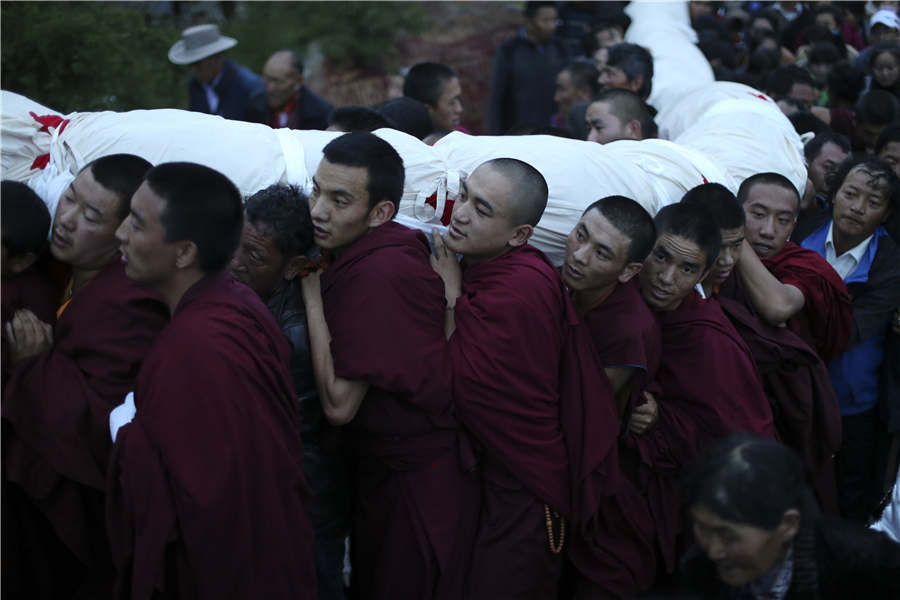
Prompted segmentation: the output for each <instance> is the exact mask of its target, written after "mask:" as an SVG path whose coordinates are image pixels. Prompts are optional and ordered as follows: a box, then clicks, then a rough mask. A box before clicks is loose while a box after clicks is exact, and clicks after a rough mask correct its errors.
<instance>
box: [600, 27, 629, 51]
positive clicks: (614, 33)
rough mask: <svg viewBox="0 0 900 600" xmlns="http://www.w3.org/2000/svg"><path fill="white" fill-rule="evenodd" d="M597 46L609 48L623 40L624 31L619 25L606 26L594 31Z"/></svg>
mask: <svg viewBox="0 0 900 600" xmlns="http://www.w3.org/2000/svg"><path fill="white" fill-rule="evenodd" d="M594 37H595V38H596V39H597V47H598V48H609V47H610V46H613V45H615V44H618V43H619V42H622V41H625V35H624V32H623V31H622V29H621V28H620V27H606V28H605V29H600V30H599V31H597V32H596V33H594Z"/></svg>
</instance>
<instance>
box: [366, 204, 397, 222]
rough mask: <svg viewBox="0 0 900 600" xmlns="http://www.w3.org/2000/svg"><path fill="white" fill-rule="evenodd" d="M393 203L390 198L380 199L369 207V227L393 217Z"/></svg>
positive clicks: (394, 210)
mask: <svg viewBox="0 0 900 600" xmlns="http://www.w3.org/2000/svg"><path fill="white" fill-rule="evenodd" d="M395 212H396V209H395V208H394V203H393V202H391V201H390V200H382V201H381V202H379V203H378V204H376V205H375V206H373V207H372V208H371V209H369V229H372V228H374V227H378V226H380V225H384V224H385V223H387V222H388V221H390V220H391V219H393V218H394V213H395Z"/></svg>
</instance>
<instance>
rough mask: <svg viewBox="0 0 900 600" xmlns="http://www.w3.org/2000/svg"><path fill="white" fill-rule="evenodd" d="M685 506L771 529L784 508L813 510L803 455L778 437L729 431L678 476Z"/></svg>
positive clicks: (809, 514) (807, 515) (807, 513)
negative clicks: (726, 436)
mask: <svg viewBox="0 0 900 600" xmlns="http://www.w3.org/2000/svg"><path fill="white" fill-rule="evenodd" d="M680 487H681V490H682V501H683V502H684V505H685V506H686V507H691V506H703V507H705V508H707V509H709V510H710V511H712V512H713V513H715V514H716V516H718V517H720V518H722V519H724V520H727V521H734V522H736V523H742V524H746V525H752V526H753V527H757V528H760V529H766V530H772V529H775V527H777V526H778V525H779V523H781V520H782V518H783V517H784V513H785V511H787V510H789V509H792V508H794V509H797V510H798V511H800V514H801V520H802V519H812V518H815V516H816V515H817V514H818V511H817V510H816V509H815V506H816V502H815V499H814V496H813V495H812V491H811V490H810V488H809V485H808V483H807V480H806V471H805V469H804V466H803V461H801V460H800V457H799V456H797V454H796V453H795V452H794V451H793V450H791V449H790V448H788V447H787V446H785V445H784V444H781V443H779V442H776V441H774V440H766V439H762V438H758V437H755V436H751V435H749V434H734V435H732V436H730V437H728V438H727V439H725V440H724V441H720V442H718V443H716V444H713V445H712V446H710V447H709V448H708V449H707V450H706V451H705V453H704V454H703V455H702V456H701V457H700V458H699V459H698V460H697V461H696V462H695V463H693V464H692V465H689V466H688V467H687V468H686V469H685V472H684V474H683V475H682V477H681V481H680Z"/></svg>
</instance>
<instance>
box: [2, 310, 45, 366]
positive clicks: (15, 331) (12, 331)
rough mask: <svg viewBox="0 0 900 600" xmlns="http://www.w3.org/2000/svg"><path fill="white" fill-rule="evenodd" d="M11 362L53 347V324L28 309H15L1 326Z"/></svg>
mask: <svg viewBox="0 0 900 600" xmlns="http://www.w3.org/2000/svg"><path fill="white" fill-rule="evenodd" d="M3 335H4V336H5V337H6V341H7V343H8V344H9V355H10V359H11V361H12V362H17V361H20V360H23V359H26V358H30V357H32V356H36V355H38V354H40V353H42V352H46V351H47V350H49V349H50V348H52V347H53V326H52V325H49V324H47V323H44V322H43V321H41V320H40V319H39V318H37V316H36V315H35V314H34V313H33V312H31V311H30V310H28V309H24V308H23V309H21V310H17V311H16V312H15V314H13V318H12V319H10V321H9V323H7V324H6V326H5V327H4V328H3Z"/></svg>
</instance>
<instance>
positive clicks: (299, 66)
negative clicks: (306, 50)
mask: <svg viewBox="0 0 900 600" xmlns="http://www.w3.org/2000/svg"><path fill="white" fill-rule="evenodd" d="M263 81H264V82H265V84H266V99H267V102H268V104H269V107H271V108H273V109H276V110H277V109H279V108H281V107H283V106H285V105H286V104H287V103H288V102H290V100H291V99H292V98H293V97H294V96H295V95H296V94H297V93H298V92H299V91H300V86H301V85H302V83H303V59H302V58H301V57H300V55H299V54H297V53H296V52H294V51H293V50H279V51H277V52H275V53H274V54H273V55H272V56H270V57H269V60H267V61H266V64H265V66H264V67H263Z"/></svg>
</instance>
